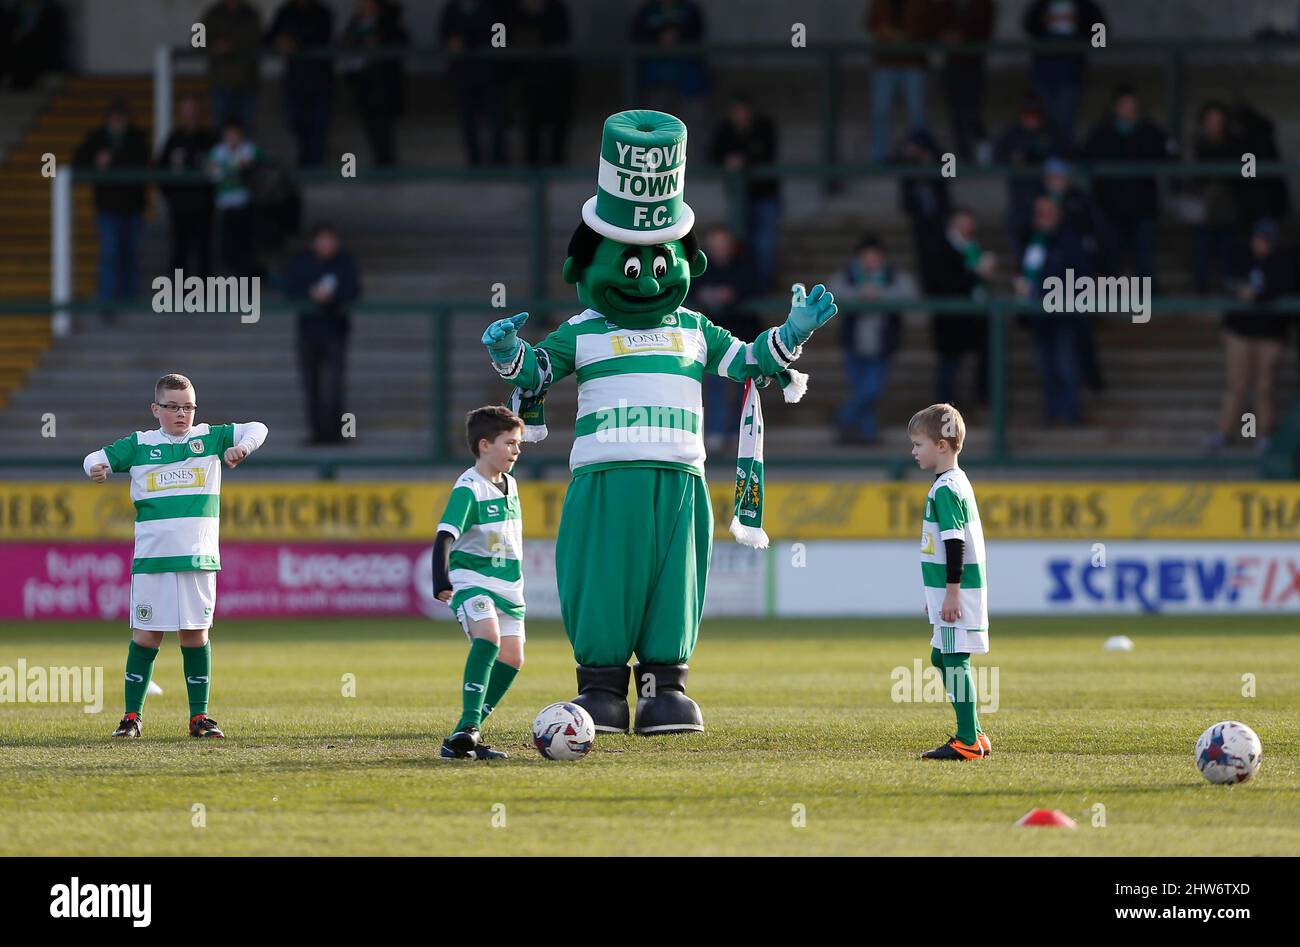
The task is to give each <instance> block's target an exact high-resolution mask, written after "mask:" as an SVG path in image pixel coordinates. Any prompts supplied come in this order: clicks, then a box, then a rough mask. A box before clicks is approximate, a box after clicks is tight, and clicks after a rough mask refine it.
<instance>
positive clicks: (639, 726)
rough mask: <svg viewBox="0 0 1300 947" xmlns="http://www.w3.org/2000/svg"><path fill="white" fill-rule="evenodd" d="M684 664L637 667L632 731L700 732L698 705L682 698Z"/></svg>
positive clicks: (658, 732) (635, 669)
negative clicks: (634, 724)
mask: <svg viewBox="0 0 1300 947" xmlns="http://www.w3.org/2000/svg"><path fill="white" fill-rule="evenodd" d="M687 670H689V669H688V668H687V666H686V665H685V664H638V665H636V666H635V667H634V668H633V672H634V674H635V675H636V677H635V684H636V692H637V695H638V696H637V702H636V732H637V733H639V734H641V735H642V736H653V735H656V734H660V733H703V732H704V717H703V716H701V714H700V708H699V705H697V704H696V703H695V701H693V700H691V699H690V698H689V697H687V696H686V672H687Z"/></svg>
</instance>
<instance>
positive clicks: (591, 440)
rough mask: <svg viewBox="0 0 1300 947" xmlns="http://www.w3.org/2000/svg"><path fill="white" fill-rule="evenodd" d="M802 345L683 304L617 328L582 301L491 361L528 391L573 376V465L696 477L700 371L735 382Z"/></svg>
mask: <svg viewBox="0 0 1300 947" xmlns="http://www.w3.org/2000/svg"><path fill="white" fill-rule="evenodd" d="M802 351H803V349H802V346H801V347H800V348H798V349H796V350H795V351H793V352H789V351H786V349H785V346H784V345H782V343H781V340H780V334H779V333H778V332H777V331H776V330H775V329H765V330H763V331H762V332H761V333H759V336H758V338H757V339H755V340H754V341H753V342H744V341H742V340H740V339H737V338H736V337H735V336H733V335H732V334H731V333H730V332H728V331H727V330H726V329H724V328H722V327H721V326H719V325H716V324H714V323H713V322H711V321H710V320H709V319H708V318H707V317H706V316H704V315H703V314H701V313H699V312H696V311H695V310H693V309H687V308H686V307H685V306H682V307H679V308H678V309H677V311H676V312H671V313H668V314H667V315H665V316H664V317H663V319H662V320H661V321H660V324H659V325H657V326H653V327H651V328H648V329H624V328H621V327H619V326H618V325H616V324H615V323H614V322H612V321H610V320H609V319H606V318H605V316H604V315H603V314H602V313H600V312H597V311H596V310H594V309H587V310H585V311H583V312H580V313H579V314H578V315H576V316H573V317H572V318H571V319H569V320H568V321H567V322H564V323H563V324H561V325H560V326H559V327H558V328H556V329H555V331H553V332H552V333H551V334H550V335H548V336H547V337H546V339H545V340H543V341H542V342H540V343H539V344H538V345H536V346H530V345H528V344H527V343H525V344H524V345H521V346H520V349H519V352H518V354H517V355H516V356H515V358H514V359H513V360H512V361H511V362H509V363H507V364H498V363H495V362H494V363H493V364H494V367H495V368H496V370H497V371H498V372H499V373H500V374H501V376H502V377H503V378H505V379H506V380H507V381H509V382H511V383H513V384H515V385H517V386H518V387H519V388H521V389H523V390H524V391H525V392H526V393H529V394H530V395H531V394H533V393H535V392H544V391H545V390H546V389H547V388H548V387H549V386H550V385H551V384H552V383H553V382H555V381H558V380H559V379H561V378H563V377H564V376H565V375H568V374H571V373H572V374H575V375H576V376H577V382H578V416H577V421H576V424H575V429H574V437H573V450H572V452H571V453H570V455H569V468H570V470H572V471H573V472H574V473H578V472H579V471H582V472H587V471H594V470H601V469H604V468H607V467H611V466H620V465H634V466H649V467H668V468H673V469H679V470H686V471H688V472H690V473H693V474H698V475H700V476H703V475H704V457H705V453H704V431H703V425H702V418H703V415H704V407H703V396H702V388H701V383H702V381H703V378H704V373H705V372H712V373H714V374H716V375H721V376H722V377H723V378H729V379H731V380H732V381H737V382H743V381H745V379H747V378H757V377H759V376H762V375H775V374H776V373H777V372H778V371H780V370H782V369H784V368H788V367H789V366H790V364H791V363H792V362H794V361H795V359H797V358H798V357H799V355H800V354H801V353H802Z"/></svg>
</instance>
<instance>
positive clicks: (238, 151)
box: [208, 118, 265, 276]
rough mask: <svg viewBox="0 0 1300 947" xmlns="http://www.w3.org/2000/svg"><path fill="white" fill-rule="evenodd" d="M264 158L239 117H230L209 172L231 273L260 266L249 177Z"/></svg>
mask: <svg viewBox="0 0 1300 947" xmlns="http://www.w3.org/2000/svg"><path fill="white" fill-rule="evenodd" d="M264 158H265V155H264V154H263V153H262V149H261V148H258V147H257V145H255V144H253V142H251V141H249V140H248V137H247V135H246V134H245V132H244V126H243V125H242V124H240V121H239V119H237V118H228V119H226V121H225V123H224V124H223V125H222V126H221V141H219V142H217V144H216V146H215V147H214V148H213V149H212V152H211V154H209V155H208V174H209V176H210V177H211V178H212V180H213V181H215V182H216V187H217V193H216V206H217V214H218V216H217V231H218V232H219V233H220V234H221V263H222V267H223V269H224V271H225V275H227V276H252V275H253V274H254V273H255V272H256V269H257V264H256V259H255V253H254V251H255V247H256V243H255V240H256V236H257V234H256V230H257V228H256V221H257V216H256V212H255V211H254V209H253V194H252V190H251V188H250V187H249V179H250V178H251V176H252V172H253V167H254V165H256V164H257V163H258V162H259V161H261V160H263V159H264Z"/></svg>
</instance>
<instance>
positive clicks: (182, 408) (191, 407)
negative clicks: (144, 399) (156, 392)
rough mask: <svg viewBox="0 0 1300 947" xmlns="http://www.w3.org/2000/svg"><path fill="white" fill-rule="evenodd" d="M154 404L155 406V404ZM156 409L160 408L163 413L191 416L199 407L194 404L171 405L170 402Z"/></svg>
mask: <svg viewBox="0 0 1300 947" xmlns="http://www.w3.org/2000/svg"><path fill="white" fill-rule="evenodd" d="M154 403H155V404H157V402H154ZM158 407H160V408H162V409H163V410H164V411H169V412H171V413H172V414H181V413H184V414H193V413H194V412H195V411H197V410H199V406H198V405H196V404H171V403H170V402H169V403H168V404H160V405H158Z"/></svg>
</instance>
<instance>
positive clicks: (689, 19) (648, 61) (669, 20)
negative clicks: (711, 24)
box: [632, 0, 710, 128]
mask: <svg viewBox="0 0 1300 947" xmlns="http://www.w3.org/2000/svg"><path fill="white" fill-rule="evenodd" d="M704 31H705V24H704V12H703V11H702V10H701V9H700V5H699V4H698V3H696V2H695V0H644V2H643V3H642V4H641V6H640V7H639V8H637V11H636V14H635V15H634V16H633V18H632V42H633V43H636V44H638V45H641V46H661V47H664V48H665V49H671V48H672V47H676V46H691V45H695V44H697V43H702V42H704ZM639 77H640V87H641V98H642V100H643V101H644V102H645V103H646V107H647V108H652V109H657V110H658V111H661V112H668V113H669V114H671V115H676V116H677V117H678V118H680V119H681V120H682V121H683V122H685V123H686V127H687V128H695V127H702V126H703V124H704V105H705V99H706V98H707V97H708V94H709V86H710V83H709V70H708V66H707V65H706V64H705V62H704V60H703V59H702V58H700V57H699V56H697V55H690V54H687V55H676V56H669V55H664V56H656V57H653V58H651V57H646V58H644V59H642V60H641V61H640V67H639Z"/></svg>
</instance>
